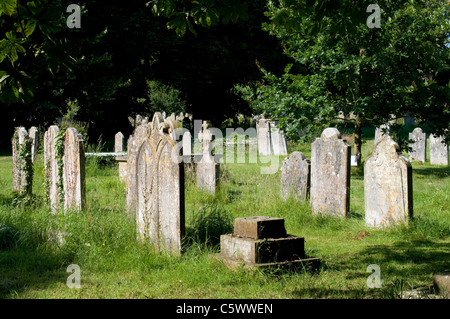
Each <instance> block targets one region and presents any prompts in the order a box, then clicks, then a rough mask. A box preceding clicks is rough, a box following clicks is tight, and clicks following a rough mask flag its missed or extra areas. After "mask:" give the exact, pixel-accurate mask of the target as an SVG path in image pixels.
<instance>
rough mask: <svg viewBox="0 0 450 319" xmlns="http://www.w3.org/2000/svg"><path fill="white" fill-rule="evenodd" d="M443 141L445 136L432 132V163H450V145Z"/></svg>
mask: <svg viewBox="0 0 450 319" xmlns="http://www.w3.org/2000/svg"><path fill="white" fill-rule="evenodd" d="M443 141H444V137H443V136H435V135H434V134H430V164H432V165H448V145H447V144H445V143H442V142H443Z"/></svg>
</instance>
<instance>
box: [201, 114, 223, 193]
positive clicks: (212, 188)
mask: <svg viewBox="0 0 450 319" xmlns="http://www.w3.org/2000/svg"><path fill="white" fill-rule="evenodd" d="M208 127H209V123H208V121H203V124H202V129H203V130H202V132H200V133H199V134H198V138H199V139H200V141H201V142H202V145H203V151H202V158H201V160H200V161H199V162H198V163H197V170H196V171H197V186H198V187H199V188H200V189H203V190H205V191H207V192H209V193H211V194H214V193H215V192H216V188H217V186H218V179H219V164H218V163H216V161H215V159H214V156H213V155H212V141H213V135H212V133H211V131H210V130H209V129H208Z"/></svg>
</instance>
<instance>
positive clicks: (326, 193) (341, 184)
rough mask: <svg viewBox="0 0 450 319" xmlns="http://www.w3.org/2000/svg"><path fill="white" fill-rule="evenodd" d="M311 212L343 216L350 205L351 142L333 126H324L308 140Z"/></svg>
mask: <svg viewBox="0 0 450 319" xmlns="http://www.w3.org/2000/svg"><path fill="white" fill-rule="evenodd" d="M310 202H311V209H312V213H313V215H316V214H324V215H332V216H340V217H346V216H347V214H348V210H349V206H350V146H349V145H348V144H347V143H346V142H345V141H344V140H342V139H341V134H340V133H339V131H338V130H337V129H336V128H327V129H325V130H324V131H323V132H322V135H321V137H320V138H316V140H315V141H314V142H313V143H312V144H311V191H310Z"/></svg>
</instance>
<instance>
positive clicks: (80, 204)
mask: <svg viewBox="0 0 450 319" xmlns="http://www.w3.org/2000/svg"><path fill="white" fill-rule="evenodd" d="M85 159H86V158H85V154H84V140H83V136H82V135H81V134H80V133H78V132H77V130H76V129H75V128H72V127H70V128H68V129H67V130H66V134H65V137H64V156H63V164H64V173H63V185H64V208H65V209H78V210H81V209H83V208H84V206H85V204H86V174H85Z"/></svg>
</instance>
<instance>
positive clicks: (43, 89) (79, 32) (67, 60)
mask: <svg viewBox="0 0 450 319" xmlns="http://www.w3.org/2000/svg"><path fill="white" fill-rule="evenodd" d="M73 2H74V1H70V0H33V1H26V0H5V1H2V2H1V4H0V5H1V7H0V8H1V11H0V28H1V32H0V41H1V42H0V45H1V50H0V72H1V73H0V92H1V96H0V104H1V108H2V111H4V113H3V114H4V117H3V118H2V121H4V122H5V124H6V125H3V126H2V127H1V128H0V130H1V132H0V133H2V134H0V136H1V138H0V139H2V141H0V144H1V143H2V142H3V144H4V145H8V144H9V139H10V136H11V135H12V127H13V126H15V125H24V126H27V127H29V126H31V125H44V126H47V125H49V124H52V123H53V122H54V121H55V119H56V118H58V117H60V116H62V115H63V114H65V113H66V112H67V109H68V108H69V105H72V106H73V105H75V104H76V105H78V107H77V109H78V113H77V115H76V119H77V120H79V121H85V122H89V128H90V135H91V136H92V140H95V139H96V137H97V136H98V135H100V134H103V137H105V136H113V133H114V131H117V130H123V129H124V127H128V120H127V119H128V116H133V115H135V114H137V113H139V114H142V115H147V114H146V113H150V112H152V111H153V110H154V107H155V106H154V105H164V104H161V103H159V104H155V103H154V102H155V101H156V97H158V96H159V97H160V96H162V95H163V94H165V93H164V92H172V93H174V92H176V94H177V96H178V97H179V98H180V99H183V102H182V103H181V102H180V103H179V105H185V107H186V111H188V112H190V113H194V115H195V116H197V117H198V118H202V119H209V120H212V121H213V122H214V123H215V124H216V125H217V124H218V123H220V121H221V120H223V119H224V118H225V117H229V116H233V115H234V114H235V113H236V112H247V113H250V112H251V110H250V109H249V107H248V104H247V103H245V101H243V100H242V99H241V98H239V97H237V96H236V95H235V94H233V92H232V90H233V87H234V85H235V84H236V83H244V82H246V81H250V80H256V79H259V78H261V73H260V72H259V70H258V67H257V65H256V63H255V61H260V62H261V63H264V65H270V66H271V68H273V69H275V70H277V69H278V70H280V71H282V69H283V65H284V64H285V63H286V59H285V58H284V57H283V56H282V49H281V46H280V45H279V43H278V41H277V39H276V38H274V37H271V36H270V35H269V34H267V33H266V32H264V31H263V30H261V24H262V22H263V21H264V20H267V18H266V17H265V16H264V10H265V4H264V2H261V1H259V0H252V1H245V5H238V6H237V7H233V6H231V4H233V3H234V4H236V1H231V0H230V1H228V2H227V1H222V2H219V1H216V2H214V6H218V5H220V6H222V4H224V5H226V6H228V7H229V9H223V10H222V9H220V10H219V9H217V10H218V12H220V14H221V19H220V21H216V20H214V19H213V22H211V23H208V22H205V21H206V20H203V19H200V15H203V14H204V13H205V12H204V10H206V9H204V10H203V11H201V12H202V13H201V14H200V13H199V15H197V14H195V13H193V16H195V17H196V18H195V19H196V21H197V23H198V25H195V23H196V22H195V21H194V20H189V21H190V22H192V23H193V24H194V25H195V27H194V28H193V29H192V31H193V32H184V33H183V32H179V31H178V32H177V31H176V28H175V27H173V23H174V22H173V19H174V16H175V15H177V12H176V10H172V11H170V10H169V11H170V12H169V11H168V10H163V12H164V13H163V14H162V13H161V12H159V11H161V10H162V7H161V6H162V5H163V4H165V5H170V3H171V2H170V1H159V2H158V9H155V7H154V6H155V3H152V2H149V1H142V0H129V1H127V2H125V3H124V2H123V1H118V0H111V1H103V0H89V1H87V0H80V1H76V2H75V3H77V4H78V5H79V6H80V7H81V28H73V29H70V28H68V27H67V25H66V22H67V21H66V20H67V18H68V17H69V15H70V13H67V12H66V8H67V6H68V5H69V4H71V3H73ZM174 3H176V4H177V10H178V9H180V10H184V9H183V8H182V7H179V5H180V4H181V2H180V1H175V2H174ZM186 3H187V4H188V5H189V6H190V7H191V9H192V10H194V9H195V8H194V7H195V6H194V7H192V6H193V2H191V1H186ZM207 7H208V8H210V9H211V7H212V6H211V5H209V4H208V5H207ZM232 7H233V8H232ZM237 8H240V9H239V10H238V11H239V14H238V13H237V12H236V10H237ZM210 9H207V10H206V12H207V14H206V13H205V15H204V16H205V19H206V17H207V16H208V15H210V14H212V11H214V10H212V9H211V10H210ZM237 16H239V17H240V18H237ZM225 17H228V18H225ZM242 17H244V18H245V21H244V20H243V19H242ZM222 18H225V19H224V20H223V19H222ZM191 19H193V18H191ZM227 19H228V20H227ZM202 21H203V22H204V23H203V22H202ZM224 22H227V23H226V24H224ZM174 29H175V30H174ZM181 35H183V36H181ZM149 81H150V82H149ZM148 83H152V85H148ZM158 83H160V84H158ZM170 87H173V89H171V88H170ZM149 90H163V92H156V91H155V92H150V91H149ZM152 101H153V102H152ZM151 103H153V105H151ZM161 111H164V110H161ZM130 128H131V127H129V129H130ZM124 133H126V132H124ZM8 147H9V146H8Z"/></svg>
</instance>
